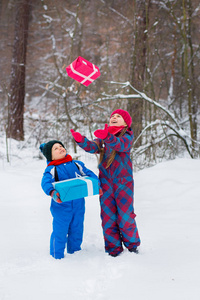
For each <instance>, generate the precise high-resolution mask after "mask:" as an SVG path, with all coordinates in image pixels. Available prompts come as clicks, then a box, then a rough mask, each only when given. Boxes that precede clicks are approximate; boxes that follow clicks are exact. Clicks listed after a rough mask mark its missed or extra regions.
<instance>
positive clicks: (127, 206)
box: [78, 128, 140, 255]
mask: <svg viewBox="0 0 200 300" xmlns="http://www.w3.org/2000/svg"><path fill="white" fill-rule="evenodd" d="M95 141H96V142H98V143H101V142H102V140H101V139H96V140H95ZM132 142H133V131H132V130H131V128H129V129H128V130H127V131H126V133H125V134H124V135H123V136H122V137H117V135H116V136H115V135H113V134H111V133H108V136H107V138H106V139H105V140H104V144H105V154H104V157H103V160H102V162H101V163H100V165H99V179H100V182H101V187H102V190H103V195H102V196H101V197H100V204H101V218H102V227H103V234H104V241H105V250H106V252H108V253H109V254H114V255H115V254H119V253H120V252H122V251H123V248H122V242H123V244H124V245H125V247H127V248H128V249H131V248H134V247H137V246H139V245H140V238H139V234H138V230H137V225H136V222H135V216H136V215H135V214H134V208H133V189H134V181H133V173H132V161H131V158H130V150H131V145H132ZM78 145H79V146H80V147H81V148H83V149H84V150H85V151H87V152H90V153H99V149H98V146H97V144H96V143H95V142H94V141H89V140H88V139H87V138H86V137H84V141H83V142H80V143H78ZM112 150H116V151H117V152H116V155H115V159H114V161H113V162H112V164H111V165H110V166H109V167H108V168H107V169H106V163H107V159H108V157H109V156H110V153H111V152H112Z"/></svg>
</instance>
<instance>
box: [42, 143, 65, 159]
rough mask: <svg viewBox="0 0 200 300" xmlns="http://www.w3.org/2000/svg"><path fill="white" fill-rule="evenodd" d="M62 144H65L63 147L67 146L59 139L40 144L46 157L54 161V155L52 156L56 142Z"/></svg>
mask: <svg viewBox="0 0 200 300" xmlns="http://www.w3.org/2000/svg"><path fill="white" fill-rule="evenodd" d="M57 143H58V144H60V145H61V146H63V148H65V146H64V145H63V143H62V142H60V141H57V140H52V141H49V142H48V143H43V144H41V145H40V147H39V148H40V151H41V152H42V154H43V155H44V156H45V157H46V159H47V160H48V161H52V156H51V150H52V147H53V145H54V144H57Z"/></svg>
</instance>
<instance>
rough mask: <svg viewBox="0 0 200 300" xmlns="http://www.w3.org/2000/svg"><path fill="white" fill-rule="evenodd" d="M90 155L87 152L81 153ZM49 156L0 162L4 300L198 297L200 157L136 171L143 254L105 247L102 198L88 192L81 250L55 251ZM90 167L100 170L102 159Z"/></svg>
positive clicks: (0, 294) (0, 287)
mask: <svg viewBox="0 0 200 300" xmlns="http://www.w3.org/2000/svg"><path fill="white" fill-rule="evenodd" d="M82 160H83V161H84V159H82ZM45 164H46V163H45V161H44V160H42V161H37V160H35V161H31V162H26V163H25V162H23V161H22V162H21V163H20V164H19V163H18V164H14V165H12V166H10V165H7V164H5V163H4V164H2V165H0V182H1V196H0V237H1V246H0V300H27V299H28V300H36V299H37V300H43V299H48V300H54V299H55V297H56V299H59V300H66V299H69V300H71V299H73V300H80V299H81V300H98V299H109V300H121V299H137V300H147V299H153V300H161V299H162V300H165V299H166V300H169V299H170V300H188V299H192V300H199V295H200V284H199V278H200V259H199V253H200V184H199V183H200V160H192V159H176V160H174V161H169V162H165V163H161V164H158V165H156V166H155V167H152V168H149V169H145V170H143V171H140V172H138V173H137V174H134V179H135V212H136V214H137V218H136V221H137V225H138V229H139V233H140V237H141V241H142V243H141V246H140V253H139V254H138V255H136V254H134V253H130V252H128V251H126V250H125V251H124V253H123V254H122V255H121V256H119V257H116V258H113V257H109V256H108V255H107V254H106V253H105V252H104V243H103V235H102V228H101V221H100V216H99V215H100V209H99V200H98V197H97V196H95V197H88V198H86V215H85V231H84V242H83V245H82V250H81V251H80V252H77V253H75V254H72V255H69V254H66V256H65V258H64V259H62V260H55V259H54V258H52V257H51V256H50V255H49V238H50V234H51V222H52V218H51V214H50V211H49V207H50V197H48V196H46V195H45V194H44V192H43V191H42V189H41V187H40V181H41V177H42V173H43V171H44V168H45ZM86 166H87V167H89V168H92V169H93V170H94V171H95V172H96V173H97V172H98V171H97V169H96V167H94V166H96V158H94V156H91V159H90V160H89V161H87V163H86Z"/></svg>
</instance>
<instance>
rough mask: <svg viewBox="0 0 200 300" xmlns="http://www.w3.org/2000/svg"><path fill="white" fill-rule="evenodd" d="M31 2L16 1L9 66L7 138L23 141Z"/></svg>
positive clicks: (24, 0)
mask: <svg viewBox="0 0 200 300" xmlns="http://www.w3.org/2000/svg"><path fill="white" fill-rule="evenodd" d="M30 2H31V0H18V1H16V6H15V7H16V15H15V33H14V45H13V58H12V66H11V80H10V96H9V105H8V128H7V136H8V137H10V138H13V139H16V140H19V141H21V140H24V124H23V123H24V116H23V115H24V97H25V71H26V52H27V40H28V25H29V15H30Z"/></svg>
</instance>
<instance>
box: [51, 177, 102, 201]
mask: <svg viewBox="0 0 200 300" xmlns="http://www.w3.org/2000/svg"><path fill="white" fill-rule="evenodd" d="M53 186H54V188H55V190H56V191H57V192H58V193H59V194H60V199H61V201H62V202H66V201H71V200H75V199H79V198H84V197H88V196H93V195H98V194H99V182H98V179H96V178H92V177H88V176H83V177H78V178H72V179H67V180H63V181H57V182H54V183H53Z"/></svg>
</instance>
